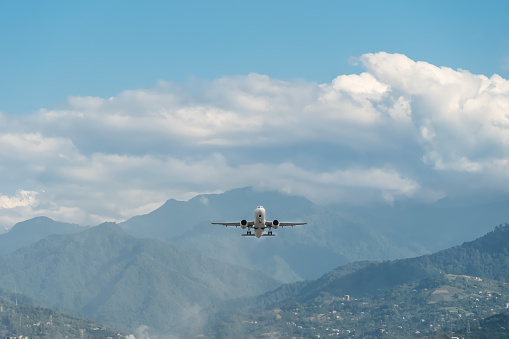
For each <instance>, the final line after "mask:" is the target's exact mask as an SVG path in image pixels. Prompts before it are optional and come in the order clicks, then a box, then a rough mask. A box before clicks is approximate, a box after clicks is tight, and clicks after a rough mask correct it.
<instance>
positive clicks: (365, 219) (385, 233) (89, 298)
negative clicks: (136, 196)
mask: <svg viewBox="0 0 509 339" xmlns="http://www.w3.org/2000/svg"><path fill="white" fill-rule="evenodd" d="M490 199H492V200H491V201H493V204H489V203H483V204H481V203H478V202H477V200H476V199H471V198H468V197H463V198H461V199H454V198H451V197H449V198H445V199H442V200H441V201H438V202H437V203H435V204H432V205H419V204H408V205H395V206H385V207H382V206H368V207H364V208H360V207H346V206H317V205H314V204H313V203H311V202H310V201H308V200H306V199H304V198H299V197H292V196H288V195H284V194H281V193H277V192H258V191H255V190H253V189H251V188H243V189H237V190H233V191H230V192H226V193H223V194H208V195H200V196H197V197H195V198H193V199H191V200H189V201H187V202H182V201H176V200H169V201H167V202H166V203H165V204H164V205H163V206H161V207H160V208H158V209H157V210H155V211H153V212H151V213H149V214H147V215H141V216H137V217H134V218H131V219H129V220H127V221H126V222H123V223H120V224H118V225H116V224H113V223H106V224H103V225H100V226H97V227H82V226H79V225H75V224H67V223H62V222H57V221H53V220H51V219H48V218H44V217H40V218H34V219H31V220H27V221H25V222H22V223H18V224H16V225H15V226H14V227H13V228H12V229H11V230H10V231H9V232H8V233H5V234H1V235H0V248H1V250H0V253H1V254H2V255H1V256H0V287H3V288H5V289H8V290H11V291H17V292H21V293H23V294H26V295H28V296H30V297H33V298H35V299H37V300H38V301H39V302H41V303H43V304H44V305H49V306H51V307H55V308H57V309H60V310H72V311H73V312H78V313H80V314H85V315H87V316H91V317H93V318H95V319H98V320H100V321H103V322H105V323H108V324H113V325H117V326H122V327H125V328H129V329H135V328H136V327H138V326H141V325H148V326H149V327H150V328H152V329H154V330H156V331H158V332H163V333H178V334H182V333H189V332H188V330H189V329H193V330H196V331H199V329H200V328H201V325H203V324H204V323H205V321H206V320H207V317H208V315H210V314H213V313H214V312H215V310H220V309H221V308H219V305H221V304H224V303H225V302H227V303H231V301H233V300H234V299H236V298H246V297H250V296H257V295H260V294H263V293H265V292H267V294H265V295H264V296H263V297H260V298H258V301H259V302H261V305H265V306H266V305H269V304H271V303H277V302H299V303H308V302H311V301H312V300H315V298H317V297H318V296H320V295H323V293H327V294H330V295H345V294H350V295H352V296H353V295H359V297H362V298H370V297H374V296H376V295H378V294H379V293H381V292H384V291H391V290H393V289H395V288H396V289H397V288H399V286H402V284H408V283H411V282H415V281H420V280H422V279H427V278H428V277H430V276H433V275H436V274H445V273H449V274H456V275H457V274H460V275H469V276H470V275H476V276H482V277H486V278H489V279H494V280H497V279H507V278H509V276H507V273H504V272H509V262H508V260H507V259H506V256H505V252H504V251H507V248H506V247H505V243H508V241H506V240H503V239H505V235H506V233H503V232H502V233H501V231H500V230H499V231H498V232H492V233H490V234H488V235H486V236H485V237H483V238H481V239H480V240H477V241H474V242H471V243H466V244H463V245H462V246H458V247H454V248H452V249H447V250H443V251H440V252H438V253H435V254H432V255H424V256H422V254H425V253H431V252H436V251H437V250H440V249H443V248H447V247H451V246H454V245H458V244H460V243H461V242H463V241H466V240H471V239H474V238H476V237H478V236H480V235H482V234H484V233H486V232H488V231H489V230H492V229H493V227H494V225H497V224H499V223H503V222H505V220H506V218H505V217H504V216H506V215H507V214H508V213H507V212H506V211H507V209H506V208H505V206H506V205H505V203H506V200H504V199H506V198H505V197H491V198H490ZM483 201H485V200H483ZM488 201H490V200H489V199H488ZM260 204H261V205H264V206H265V208H266V209H267V218H268V219H269V220H272V219H276V218H277V219H279V220H281V221H305V222H307V223H308V225H305V226H301V227H294V228H285V229H278V230H276V231H274V233H276V234H277V236H276V237H270V238H262V239H255V238H248V237H242V236H241V234H242V233H243V232H245V231H244V230H242V229H240V228H224V227H221V226H215V225H211V224H210V222H211V221H223V222H228V221H240V220H241V219H248V220H250V219H252V218H253V215H252V214H253V211H254V208H255V207H256V206H257V205H260ZM507 219H509V218H507ZM483 220H484V221H483ZM495 221H497V222H495ZM503 229H505V228H503ZM501 234H503V235H504V237H501V236H500V235H501ZM151 238H152V239H151ZM504 249H505V250H504ZM408 257H414V258H413V259H402V258H408ZM394 259H399V260H394ZM387 260H391V261H387ZM380 261H382V262H380ZM504 269H505V271H504ZM260 271H261V272H260ZM302 279H308V281H300V282H297V283H293V284H285V285H283V286H281V287H280V288H277V289H276V287H278V286H279V285H281V282H292V281H297V280H302ZM230 305H237V306H239V309H242V308H245V307H250V306H249V305H250V304H249V302H248V300H244V301H235V303H232V304H230ZM246 305H248V306H246ZM235 307H236V306H235ZM227 308H228V307H227ZM230 308H231V306H230Z"/></svg>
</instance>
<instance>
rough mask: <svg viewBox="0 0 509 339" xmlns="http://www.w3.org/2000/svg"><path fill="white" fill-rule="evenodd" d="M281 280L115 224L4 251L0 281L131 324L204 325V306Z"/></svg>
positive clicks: (171, 328) (57, 304)
mask: <svg viewBox="0 0 509 339" xmlns="http://www.w3.org/2000/svg"><path fill="white" fill-rule="evenodd" d="M277 285H278V283H277V282H276V281H274V280H272V279H270V278H268V277H266V276H263V275H261V274H259V273H256V272H254V271H251V270H248V269H244V268H240V267H234V266H231V265H227V264H222V263H219V262H216V261H214V260H211V259H208V258H203V257H199V256H195V255H191V254H188V253H185V252H183V251H181V250H178V249H176V248H174V247H172V246H170V245H168V244H166V243H163V242H160V241H157V240H148V239H144V240H140V239H136V238H134V237H132V236H129V235H127V234H126V233H125V232H124V231H122V230H121V229H120V228H119V227H118V226H116V225H114V224H103V225H100V226H97V227H94V228H91V229H88V230H86V231H84V232H81V233H77V234H72V235H55V236H51V237H49V238H48V239H45V240H42V241H40V242H38V243H36V244H34V245H32V246H30V247H27V248H23V249H21V250H18V251H16V252H14V253H10V254H7V255H4V256H1V257H0V286H3V287H5V288H7V289H10V290H14V289H16V290H17V291H21V292H22V293H23V294H26V295H28V296H31V297H34V298H37V299H38V300H40V301H42V302H44V303H45V304H48V305H52V306H55V307H58V308H63V309H72V310H77V311H79V312H82V313H84V314H87V315H90V316H92V317H94V318H96V319H99V320H101V321H103V322H107V323H110V324H116V325H120V326H124V327H128V328H136V327H138V326H140V325H148V326H150V327H151V328H154V329H156V330H158V331H174V330H175V327H176V326H177V325H178V326H181V327H189V326H198V325H199V323H200V322H201V321H202V319H201V315H200V314H199V311H200V310H201V309H203V308H205V307H209V306H211V305H212V304H214V303H216V302H218V301H222V300H226V299H229V298H236V297H241V296H249V295H256V294H259V293H262V292H265V291H267V290H270V289H272V288H274V287H276V286H277Z"/></svg>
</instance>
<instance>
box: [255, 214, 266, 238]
mask: <svg viewBox="0 0 509 339" xmlns="http://www.w3.org/2000/svg"><path fill="white" fill-rule="evenodd" d="M253 228H254V234H255V236H256V237H257V238H260V237H262V236H263V233H264V232H265V208H263V207H262V206H258V207H257V208H256V209H255V212H254V225H253Z"/></svg>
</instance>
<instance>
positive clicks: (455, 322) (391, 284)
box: [208, 224, 509, 338]
mask: <svg viewBox="0 0 509 339" xmlns="http://www.w3.org/2000/svg"><path fill="white" fill-rule="evenodd" d="M506 281H509V225H508V224H506V225H505V226H502V225H500V226H498V227H496V228H495V230H494V231H492V232H490V233H488V234H486V235H485V236H483V237H481V238H478V239H476V240H474V241H471V242H467V243H464V244H462V245H461V246H456V247H453V248H450V249H447V250H443V251H440V252H437V253H434V254H430V255H425V256H421V257H417V258H410V259H402V260H395V261H386V262H358V263H352V264H349V265H345V266H342V267H338V268H337V269H335V270H333V271H331V272H329V273H327V274H325V275H324V276H322V277H321V278H319V279H317V280H314V281H310V282H299V283H294V284H286V285H283V286H281V287H279V288H278V289H276V290H275V291H271V292H268V293H266V294H265V295H263V296H260V297H258V298H256V299H254V300H252V301H251V302H252V303H251V304H249V303H244V304H236V305H230V307H226V308H225V309H223V310H221V312H220V314H222V315H223V316H222V317H221V316H218V319H217V320H218V321H216V323H215V324H214V325H213V326H211V328H209V332H208V333H209V334H210V335H212V336H215V335H219V336H221V337H232V338H233V337H238V336H242V335H243V334H245V333H250V334H252V335H254V336H258V335H260V336H261V335H269V334H270V335H271V336H276V337H278V336H280V337H292V336H297V337H299V336H303V337H311V336H315V335H321V336H327V335H331V334H332V335H341V336H348V335H351V334H350V333H353V331H355V336H357V335H361V336H362V337H366V338H378V337H379V336H380V335H381V334H382V333H385V334H387V333H389V337H397V338H400V337H401V338H407V337H410V336H413V335H415V334H421V335H422V334H426V335H432V334H433V333H435V332H436V333H446V334H447V333H451V332H453V331H454V330H455V329H458V328H462V327H466V326H467V323H469V322H470V323H472V324H474V322H475V321H478V320H479V319H480V318H484V317H488V316H490V315H494V314H496V313H499V312H501V311H502V310H504V309H505V308H506V307H507V305H508V303H509V284H508V283H506ZM246 305H247V306H246ZM225 318H226V320H225ZM250 321H255V322H256V323H255V324H256V325H253V324H254V323H253V322H250ZM334 329H341V332H335V331H334ZM359 332H360V333H359Z"/></svg>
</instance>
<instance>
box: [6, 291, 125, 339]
mask: <svg viewBox="0 0 509 339" xmlns="http://www.w3.org/2000/svg"><path fill="white" fill-rule="evenodd" d="M82 333H83V338H86V339H104V338H108V337H111V338H125V337H126V336H125V334H123V333H121V332H118V331H113V330H111V329H108V328H106V327H104V326H103V325H99V324H98V323H97V322H94V321H90V320H84V319H82V318H78V317H72V316H68V315H65V314H63V313H60V312H57V311H55V310H52V309H49V308H46V307H42V306H37V305H36V302H35V301H34V300H32V299H30V298H28V297H26V296H23V295H19V294H14V293H9V292H6V291H4V290H0V338H4V337H14V336H16V337H17V336H21V335H22V336H25V337H30V338H48V339H61V338H62V339H63V338H81V337H82V336H81V335H82Z"/></svg>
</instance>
